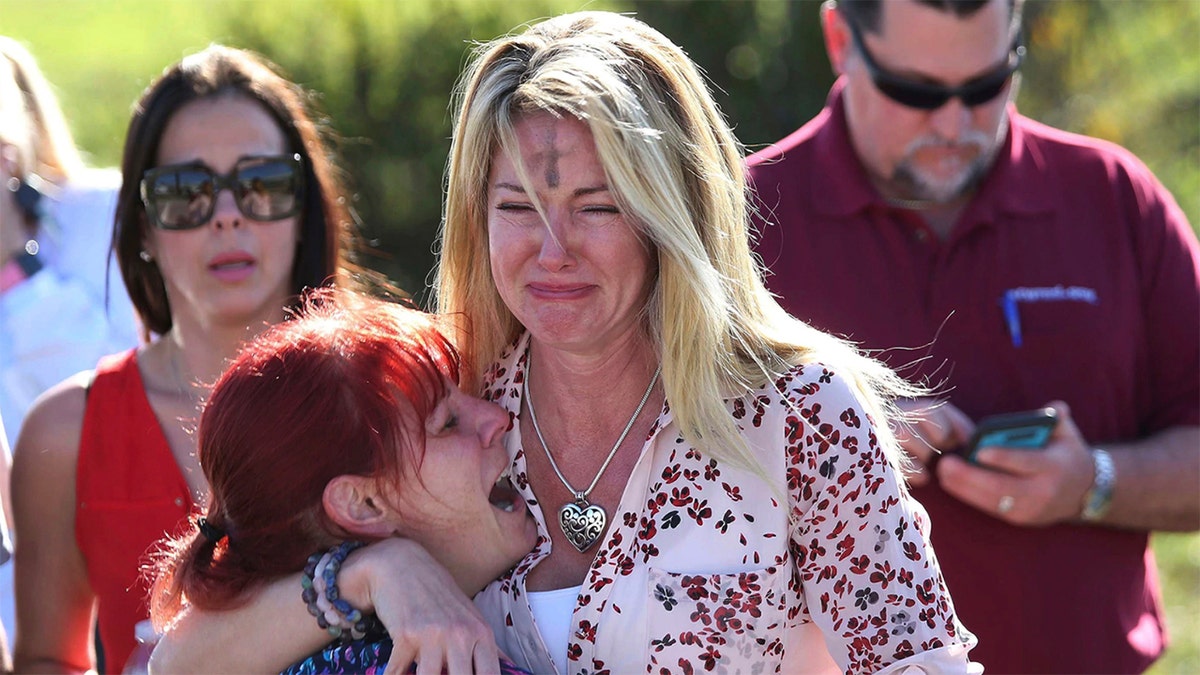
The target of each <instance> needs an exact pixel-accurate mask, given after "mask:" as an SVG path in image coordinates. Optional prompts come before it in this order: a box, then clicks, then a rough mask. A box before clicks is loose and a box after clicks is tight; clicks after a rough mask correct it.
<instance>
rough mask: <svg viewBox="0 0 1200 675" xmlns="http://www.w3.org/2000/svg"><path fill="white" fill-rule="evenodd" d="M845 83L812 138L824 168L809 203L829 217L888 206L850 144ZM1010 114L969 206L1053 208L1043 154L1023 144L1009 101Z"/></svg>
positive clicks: (984, 210) (832, 94)
mask: <svg viewBox="0 0 1200 675" xmlns="http://www.w3.org/2000/svg"><path fill="white" fill-rule="evenodd" d="M844 88H845V81H844V80H843V79H841V78H839V79H838V80H837V81H836V82H835V83H834V84H833V87H832V88H831V89H830V91H829V97H828V99H827V100H826V104H825V110H824V111H823V112H822V113H821V114H822V115H824V116H828V120H827V123H826V124H824V125H823V127H822V128H821V130H820V131H819V132H818V133H817V134H816V137H815V139H814V140H815V147H816V150H817V152H816V157H817V158H818V161H820V162H821V164H822V170H821V171H817V172H814V173H815V174H816V178H815V180H813V181H812V183H811V184H810V185H811V189H812V195H811V197H812V201H811V203H812V204H814V205H815V207H816V210H817V212H818V213H820V214H821V215H825V216H833V217H839V216H850V215H853V214H856V213H859V212H862V211H864V210H866V209H867V208H868V207H872V206H875V207H882V208H890V207H889V206H888V204H887V202H886V200H884V199H883V197H882V196H881V195H880V194H879V191H878V190H876V189H875V186H874V185H872V184H871V181H870V179H869V178H868V177H867V172H866V169H865V168H864V167H863V165H862V162H861V161H859V159H858V155H856V154H855V152H854V146H853V145H852V144H851V143H850V130H849V127H847V125H846V103H845V98H844V96H843V91H842V90H843V89H844ZM1008 116H1009V122H1008V133H1006V134H1005V138H1004V141H1003V142H1002V144H1001V146H1000V149H999V151H998V152H997V153H996V161H995V162H994V163H993V165H992V168H991V170H990V171H989V172H988V175H987V177H986V178H984V180H983V183H982V184H981V185H980V187H979V191H978V192H977V193H976V195H975V199H973V200H972V204H971V207H970V210H971V211H973V212H974V213H975V214H977V215H984V214H990V213H994V212H998V211H1000V212H1007V213H1018V214H1020V213H1040V212H1045V211H1050V210H1052V209H1053V208H1054V198H1053V195H1052V194H1050V191H1049V185H1050V182H1049V181H1046V180H1044V179H1043V178H1042V176H1044V175H1045V174H1044V171H1045V170H1046V166H1045V158H1044V157H1043V156H1042V154H1041V153H1040V152H1038V149H1037V148H1036V147H1031V146H1029V145H1027V144H1026V142H1025V141H1026V138H1025V136H1026V134H1025V131H1024V129H1023V121H1024V118H1023V117H1021V116H1020V113H1018V112H1017V108H1016V106H1015V105H1013V104H1011V103H1010V104H1009V106H1008Z"/></svg>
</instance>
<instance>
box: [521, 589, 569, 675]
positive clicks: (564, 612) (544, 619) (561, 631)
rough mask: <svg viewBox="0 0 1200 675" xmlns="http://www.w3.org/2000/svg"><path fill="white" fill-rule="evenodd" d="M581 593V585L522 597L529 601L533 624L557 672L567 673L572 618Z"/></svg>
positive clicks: (537, 592) (532, 593)
mask: <svg viewBox="0 0 1200 675" xmlns="http://www.w3.org/2000/svg"><path fill="white" fill-rule="evenodd" d="M581 590H583V584H580V585H578V586H571V587H568V588H560V589H558V590H555V591H536V592H531V593H526V594H525V595H526V597H528V598H529V608H530V609H532V610H533V623H534V624H536V625H537V628H538V632H539V633H541V634H542V642H543V643H545V645H546V648H547V649H549V650H550V657H551V658H552V659H553V660H554V667H555V669H557V670H558V672H559V673H565V672H567V643H568V642H570V640H571V616H572V615H573V614H574V613H575V605H576V603H577V602H578V600H579V592H580V591H581Z"/></svg>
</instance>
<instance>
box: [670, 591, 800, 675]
mask: <svg viewBox="0 0 1200 675" xmlns="http://www.w3.org/2000/svg"><path fill="white" fill-rule="evenodd" d="M649 571H650V576H649V588H648V592H649V594H650V597H649V599H648V610H647V626H648V627H649V630H648V634H649V638H650V644H649V652H648V663H649V665H650V668H649V671H648V672H653V673H657V672H660V670H662V669H665V671H667V672H679V671H689V670H690V671H691V672H709V671H716V672H730V673H733V672H740V671H739V667H740V666H745V665H746V664H751V663H759V664H762V663H772V662H774V663H780V662H781V660H782V658H783V652H784V622H785V620H786V616H785V614H786V611H785V607H786V603H785V601H784V598H785V595H786V583H787V579H786V575H785V574H783V573H781V572H780V570H779V569H778V568H775V567H767V568H762V569H757V570H751V571H746V572H736V573H732V574H685V573H679V572H668V571H665V570H661V569H655V568H650V570H649ZM685 664H686V665H685ZM760 668H761V666H760ZM763 672H772V669H771V668H769V667H768V668H766V669H764V670H763Z"/></svg>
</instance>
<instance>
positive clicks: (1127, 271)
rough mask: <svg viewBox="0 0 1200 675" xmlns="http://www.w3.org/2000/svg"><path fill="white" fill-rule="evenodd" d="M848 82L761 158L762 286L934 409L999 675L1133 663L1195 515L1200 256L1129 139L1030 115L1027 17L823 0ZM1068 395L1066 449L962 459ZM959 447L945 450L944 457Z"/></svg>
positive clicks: (933, 473)
mask: <svg viewBox="0 0 1200 675" xmlns="http://www.w3.org/2000/svg"><path fill="white" fill-rule="evenodd" d="M821 17H822V25H823V30H824V36H825V43H826V49H827V51H828V54H829V59H830V61H831V63H832V65H833V68H834V70H835V71H836V72H837V73H838V75H839V76H840V77H839V79H838V82H837V83H836V84H835V86H834V88H833V90H832V91H831V93H830V95H829V101H828V105H827V106H826V107H825V109H824V110H823V111H822V112H821V113H820V114H819V115H818V116H817V117H816V118H814V119H813V120H812V121H810V122H809V123H808V124H807V125H805V126H804V127H802V128H801V129H799V130H798V131H796V132H795V133H793V134H792V135H790V136H788V137H787V138H785V139H784V140H782V141H780V142H779V143H778V144H776V145H774V146H771V147H770V148H767V149H765V150H763V151H762V152H759V153H757V154H755V155H753V156H752V157H751V158H750V159H749V165H750V171H751V177H752V180H753V183H754V185H755V187H756V190H757V201H758V205H759V207H760V210H761V214H762V222H761V223H760V231H761V239H760V241H759V242H758V243H757V247H758V251H759V253H760V254H761V255H762V257H763V259H764V262H765V263H766V265H767V266H768V267H769V268H770V270H771V274H770V275H769V276H768V280H767V281H768V285H769V286H770V287H771V289H772V290H773V291H774V292H775V293H776V294H778V295H780V296H781V297H782V299H783V302H784V306H785V307H787V308H788V309H789V310H790V311H791V312H792V313H794V314H795V315H797V316H799V317H801V318H803V319H806V320H808V321H810V322H811V323H813V324H814V325H816V326H817V327H819V328H822V329H825V330H829V331H832V332H834V333H837V334H841V335H844V336H846V337H848V338H849V339H851V340H853V341H854V342H856V343H858V344H860V345H861V346H862V347H864V348H866V349H868V350H871V351H873V352H875V353H877V354H878V355H879V356H880V357H881V358H883V359H884V360H885V361H887V362H888V363H889V364H891V365H892V366H893V367H896V368H897V369H899V371H900V373H901V374H902V375H904V376H905V377H908V378H910V379H911V380H913V381H918V382H922V383H925V384H927V385H930V386H932V388H933V389H934V391H935V393H936V394H937V395H938V398H937V400H938V401H940V402H941V404H940V405H938V406H936V407H932V408H930V407H929V405H928V404H929V402H930V401H928V400H922V401H910V402H906V404H905V407H907V408H909V409H912V410H921V411H922V412H920V413H919V416H920V417H919V421H917V422H916V423H915V425H914V428H913V429H912V430H911V433H908V434H905V438H904V439H903V441H904V443H905V449H906V450H907V451H908V452H909V454H910V455H912V457H913V459H914V463H916V464H917V465H918V468H919V469H920V471H919V473H918V474H917V475H916V476H915V477H914V478H913V481H912V482H913V484H914V486H915V489H914V493H915V494H916V496H917V497H918V498H919V499H920V500H921V501H922V502H923V503H924V504H925V506H926V508H927V509H928V510H929V513H930V515H931V518H932V524H933V543H934V547H935V549H936V551H937V553H938V556H939V559H940V560H941V563H942V569H943V572H944V574H945V576H946V580H947V582H948V583H949V587H950V591H951V594H952V595H953V597H954V601H955V605H956V607H957V609H958V611H959V614H960V616H961V617H962V619H963V622H964V624H965V625H966V627H967V628H968V629H969V630H971V631H973V632H974V633H976V634H977V635H978V636H979V646H978V648H977V649H976V650H975V651H974V652H973V654H972V656H973V657H974V658H976V659H977V660H978V661H979V662H981V663H982V664H983V665H984V666H985V668H986V669H987V671H988V672H991V673H1035V672H1037V673H1042V672H1057V673H1100V672H1140V671H1143V670H1145V669H1146V668H1147V667H1148V666H1149V665H1150V664H1151V663H1152V662H1153V661H1154V660H1155V658H1157V657H1158V655H1159V654H1160V652H1161V651H1162V648H1163V645H1164V641H1165V632H1164V626H1163V619H1162V614H1161V611H1160V598H1159V589H1158V582H1157V577H1156V572H1155V566H1154V558H1153V555H1152V553H1151V552H1150V550H1149V548H1148V538H1149V532H1150V531H1151V530H1191V529H1196V528H1197V527H1198V526H1200V427H1198V426H1197V425H1198V424H1200V245H1198V244H1197V240H1196V236H1195V234H1194V233H1193V232H1192V230H1191V228H1190V226H1189V225H1188V223H1187V220H1186V218H1185V216H1184V215H1183V213H1182V212H1181V211H1180V209H1179V207H1178V205H1177V204H1176V203H1175V201H1174V199H1173V198H1172V197H1171V195H1170V194H1169V193H1168V192H1167V191H1166V190H1165V189H1164V188H1163V187H1162V186H1161V185H1160V184H1159V183H1158V181H1157V180H1155V178H1154V176H1153V175H1152V174H1151V173H1150V172H1149V170H1147V169H1146V167H1145V166H1143V165H1142V163H1141V162H1139V161H1138V160H1137V159H1136V158H1135V157H1133V156H1132V155H1131V154H1130V153H1128V152H1127V151H1125V150H1123V149H1121V148H1119V147H1116V146H1114V145H1112V144H1109V143H1104V142H1102V141H1098V140H1094V139H1090V138H1085V137H1081V136H1076V135H1071V134H1067V133H1064V132H1061V131H1057V130H1055V129H1051V128H1049V127H1046V126H1043V125H1040V124H1038V123H1036V122H1033V121H1032V120H1029V119H1028V118H1025V117H1021V116H1020V115H1019V114H1018V113H1017V111H1016V109H1015V107H1013V106H1012V104H1011V102H1010V99H1011V97H1012V89H1013V88H1014V87H1013V84H1012V81H1013V76H1014V74H1015V72H1016V70H1017V68H1018V67H1019V65H1020V62H1021V59H1022V57H1023V56H1024V46H1023V45H1022V44H1021V42H1020V31H1019V25H1020V3H1019V2H1017V3H1013V2H1006V1H1005V0H991V1H990V2H989V1H986V0H984V1H976V2H955V3H944V2H935V1H929V0H888V1H887V2H877V1H876V2H866V1H863V0H842V2H841V3H840V4H833V3H830V2H827V3H826V4H825V6H823V7H822V14H821ZM1046 405H1052V406H1053V407H1055V408H1056V409H1057V411H1058V418H1059V421H1058V424H1057V427H1056V428H1055V431H1054V433H1053V435H1052V437H1051V439H1050V442H1049V444H1048V445H1047V446H1046V447H1045V448H1044V449H1042V450H1039V451H1030V450H1019V449H1012V448H1002V447H992V448H989V449H987V450H985V451H983V452H982V453H980V455H979V456H978V459H979V462H980V463H981V464H980V465H972V464H969V463H967V462H966V461H964V460H963V459H962V458H961V457H960V456H957V455H955V454H953V453H954V451H956V450H960V449H961V448H962V446H963V444H964V443H965V442H966V441H967V439H968V438H969V437H970V435H971V433H972V432H973V430H974V428H975V424H976V422H978V421H979V420H980V419H981V418H982V417H984V416H986V415H991V414H997V413H1010V412H1016V411H1023V410H1028V409H1033V408H1038V407H1042V406H1046ZM942 453H945V454H942Z"/></svg>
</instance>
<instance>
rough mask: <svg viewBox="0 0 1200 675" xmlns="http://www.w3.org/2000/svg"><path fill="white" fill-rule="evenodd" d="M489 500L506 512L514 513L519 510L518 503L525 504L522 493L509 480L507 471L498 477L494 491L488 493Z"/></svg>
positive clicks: (493, 487)
mask: <svg viewBox="0 0 1200 675" xmlns="http://www.w3.org/2000/svg"><path fill="white" fill-rule="evenodd" d="M488 501H489V502H491V504H492V506H494V507H496V508H497V509H500V510H501V511H504V512H505V513H512V512H514V511H516V510H517V504H522V505H523V504H524V500H522V499H521V495H520V494H519V493H518V492H517V489H516V488H515V487H513V484H512V481H511V480H509V478H508V472H507V471H505V472H504V473H502V474H500V477H499V478H497V479H496V484H495V485H493V486H492V492H491V494H489V495H488Z"/></svg>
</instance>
